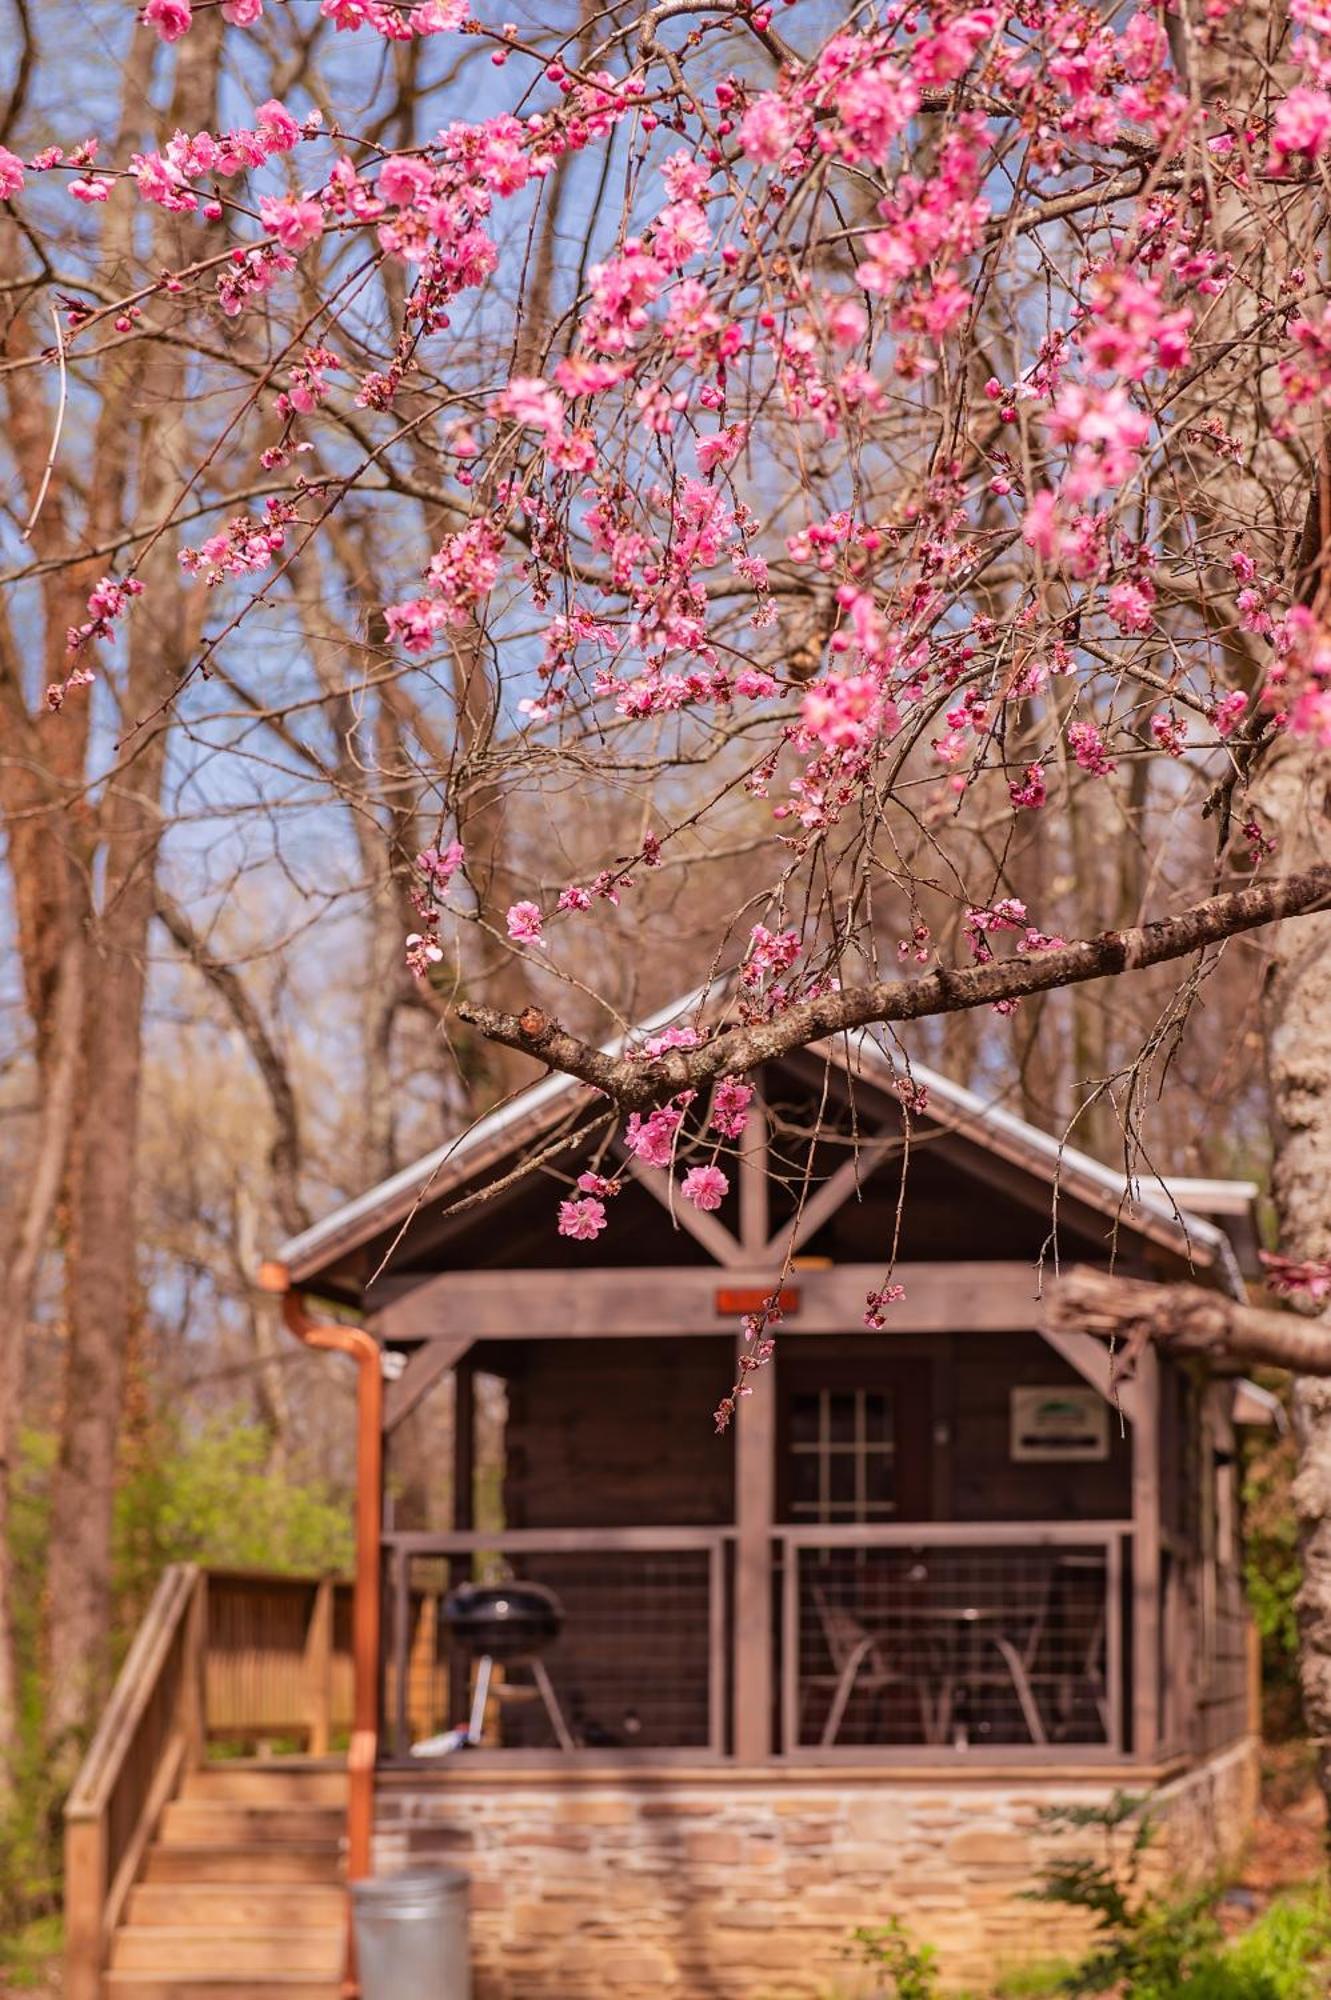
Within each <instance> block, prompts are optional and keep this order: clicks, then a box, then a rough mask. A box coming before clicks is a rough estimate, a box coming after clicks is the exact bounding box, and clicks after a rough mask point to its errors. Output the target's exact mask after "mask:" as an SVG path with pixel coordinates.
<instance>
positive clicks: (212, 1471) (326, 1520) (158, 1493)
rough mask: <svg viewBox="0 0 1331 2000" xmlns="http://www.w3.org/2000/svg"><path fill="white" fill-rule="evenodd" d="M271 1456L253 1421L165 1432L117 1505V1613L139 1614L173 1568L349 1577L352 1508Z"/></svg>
mask: <svg viewBox="0 0 1331 2000" xmlns="http://www.w3.org/2000/svg"><path fill="white" fill-rule="evenodd" d="M269 1456H270V1449H269V1439H268V1435H267V1433H266V1431H265V1430H264V1428H263V1426H262V1425H261V1424H258V1423H255V1422H253V1421H252V1420H250V1419H247V1418H240V1417H236V1416H215V1417H212V1418H210V1419H209V1420H208V1422H207V1423H205V1424H204V1425H202V1426H201V1427H200V1428H198V1429H196V1430H191V1431H188V1432H187V1431H183V1430H180V1429H175V1430H172V1429H170V1428H167V1427H165V1426H159V1427H158V1433H157V1436H156V1437H155V1438H154V1440H153V1442H152V1448H151V1449H149V1450H140V1451H139V1452H138V1453H137V1454H136V1458H137V1460H138V1462H137V1463H136V1464H135V1465H134V1466H133V1467H132V1468H131V1469H130V1470H129V1473H128V1475H127V1477H126V1478H125V1479H124V1481H123V1483H122V1485H121V1489H120V1493H119V1496H118V1500H117V1510H116V1595H117V1603H118V1604H119V1605H121V1606H122V1607H124V1609H125V1610H129V1609H131V1608H136V1607H139V1606H141V1605H142V1604H143V1602H144V1601H145V1600H146V1598H147V1597H148V1596H149V1595H150V1594H151V1592H152V1589H153V1586H154V1584H155V1583H156V1580H157V1578H158V1576H159V1575H160V1574H161V1572H162V1570H163V1569H164V1568H165V1566H166V1564H167V1563H171V1562H202V1563H211V1564H212V1565H214V1566H215V1567H217V1568H223V1569H225V1568H232V1569H267V1570H282V1571H286V1572H288V1573H293V1572H300V1571H311V1572H324V1571H345V1570H348V1569H349V1568H350V1567H351V1561H352V1556H353V1553H354V1538H353V1530H352V1514H351V1507H350V1505H349V1503H348V1502H347V1501H346V1500H344V1499H343V1498H341V1497H340V1496H339V1495H338V1494H336V1493H335V1492H334V1491H333V1489H332V1488H331V1487H329V1486H328V1485H327V1484H326V1483H325V1482H324V1481H322V1480H319V1479H307V1480H298V1479H294V1478H292V1477H291V1476H290V1475H289V1474H283V1473H281V1472H278V1471H274V1470H270V1469H269V1465H268V1459H269ZM125 1622H127V1623H130V1624H132V1623H133V1622H136V1620H134V1619H127V1620H126V1621H125Z"/></svg>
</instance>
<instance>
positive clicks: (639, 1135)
mask: <svg viewBox="0 0 1331 2000" xmlns="http://www.w3.org/2000/svg"><path fill="white" fill-rule="evenodd" d="M683 1116H684V1114H683V1112H682V1111H676V1110H675V1108H674V1107H673V1105H669V1104H658V1105H657V1107H656V1109H655V1110H654V1111H652V1112H650V1113H649V1114H648V1116H647V1117H646V1118H644V1117H643V1116H642V1114H641V1113H640V1112H637V1111H634V1112H631V1113H630V1114H629V1122H628V1125H627V1126H626V1127H625V1131H624V1144H625V1145H626V1146H627V1147H628V1149H629V1151H630V1152H631V1153H633V1154H635V1155H636V1156H637V1158H638V1159H640V1160H644V1161H646V1163H647V1165H648V1166H649V1167H668V1166H669V1165H670V1161H671V1159H672V1157H673V1155H674V1150H675V1134H676V1133H677V1132H678V1130H679V1127H680V1123H681V1121H682V1119H683Z"/></svg>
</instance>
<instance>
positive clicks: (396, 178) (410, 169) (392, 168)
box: [375, 154, 434, 208]
mask: <svg viewBox="0 0 1331 2000" xmlns="http://www.w3.org/2000/svg"><path fill="white" fill-rule="evenodd" d="M433 186H434V169H433V168H432V167H431V166H430V165H429V164H428V162H427V161H425V160H419V159H416V158H414V157H411V156H408V155H403V154H397V155H394V156H391V157H390V158H388V159H386V160H385V161H384V163H383V165H382V166H381V167H380V169H379V178H378V180H377V181H376V182H375V192H376V193H377V194H378V195H379V197H380V199H381V200H383V201H391V202H392V203H393V205H394V207H395V208H410V207H411V206H412V204H413V203H414V202H416V201H418V200H419V199H420V197H421V196H422V195H426V194H429V192H430V190H431V189H432V188H433Z"/></svg>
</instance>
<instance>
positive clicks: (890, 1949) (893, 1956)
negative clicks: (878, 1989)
mask: <svg viewBox="0 0 1331 2000" xmlns="http://www.w3.org/2000/svg"><path fill="white" fill-rule="evenodd" d="M851 1938H852V1947H851V1955H852V1956H854V1957H856V1958H858V1959H859V1961H860V1964H861V1965H868V1966H872V1967H873V1968H874V1970H875V1971H876V1972H881V1973H882V1974H883V1976H884V1978H885V1979H886V1980H887V1981H888V1984H887V1986H886V1987H884V1988H883V1989H882V1990H883V1993H884V1995H885V2000H937V1994H938V1976H937V1974H936V1972H935V1970H934V1967H935V1965H936V1963H937V1956H938V1955H937V1953H936V1952H935V1951H933V1950H932V1949H931V1947H930V1946H929V1945H927V1944H926V1945H914V1944H912V1943H911V1941H910V1936H909V1934H908V1932H907V1931H906V1928H905V1926H904V1924H903V1923H902V1922H901V1919H900V1918H899V1917H889V1918H888V1919H887V1921H886V1923H882V1924H861V1925H860V1927H859V1928H858V1930H855V1931H853V1932H852V1933H851Z"/></svg>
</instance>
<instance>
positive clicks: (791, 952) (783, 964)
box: [741, 924, 802, 986]
mask: <svg viewBox="0 0 1331 2000" xmlns="http://www.w3.org/2000/svg"><path fill="white" fill-rule="evenodd" d="M801 948H802V947H801V945H800V934H799V932H798V931H794V930H790V931H769V930H768V928H767V926H766V924H755V925H754V927H753V930H752V932H751V933H750V936H749V949H748V955H747V956H746V958H745V961H744V970H743V973H742V975H741V976H742V978H743V980H744V984H745V985H746V986H756V985H757V984H758V983H759V981H760V980H761V979H762V978H763V976H764V974H765V973H768V972H788V971H789V969H790V967H791V966H792V965H793V964H794V963H795V960H796V959H797V958H798V957H799V955H800V951H801Z"/></svg>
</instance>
